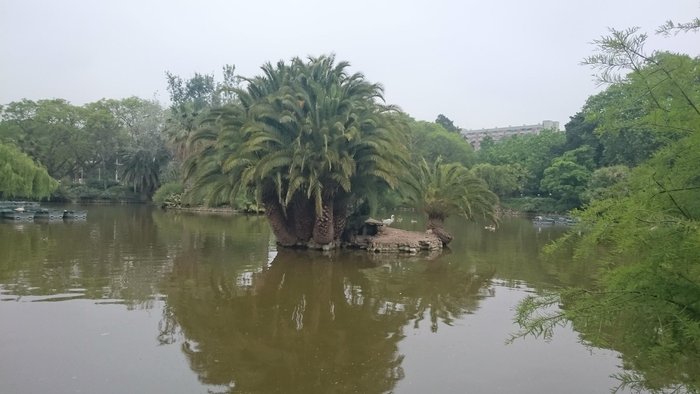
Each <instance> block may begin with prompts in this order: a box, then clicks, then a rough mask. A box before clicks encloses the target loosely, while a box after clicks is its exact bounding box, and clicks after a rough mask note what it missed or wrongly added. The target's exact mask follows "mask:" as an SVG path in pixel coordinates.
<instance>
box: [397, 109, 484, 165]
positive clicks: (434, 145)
mask: <svg viewBox="0 0 700 394" xmlns="http://www.w3.org/2000/svg"><path fill="white" fill-rule="evenodd" d="M399 119H400V121H401V122H404V123H405V124H406V130H407V136H406V137H407V140H406V141H407V142H406V145H407V147H408V149H409V151H410V153H411V158H412V160H413V161H414V162H415V161H420V160H421V158H425V159H426V160H428V161H431V162H432V161H435V160H436V159H437V158H438V157H439V156H441V157H442V160H443V162H445V163H461V164H462V165H464V166H465V167H471V166H472V165H474V163H475V162H476V153H475V152H474V149H473V148H472V146H471V145H469V143H468V142H467V141H466V140H465V139H464V138H462V136H460V135H459V134H458V133H451V132H448V131H447V130H446V129H445V128H444V127H443V126H441V125H440V124H438V123H431V122H425V121H417V120H414V119H413V118H411V117H410V116H408V115H406V114H401V115H400V116H399Z"/></svg>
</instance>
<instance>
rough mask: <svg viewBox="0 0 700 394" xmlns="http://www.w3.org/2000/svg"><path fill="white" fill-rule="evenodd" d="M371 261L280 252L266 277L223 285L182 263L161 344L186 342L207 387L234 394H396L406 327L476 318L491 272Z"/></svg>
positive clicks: (229, 279) (234, 277) (171, 286)
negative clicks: (274, 393) (275, 393)
mask: <svg viewBox="0 0 700 394" xmlns="http://www.w3.org/2000/svg"><path fill="white" fill-rule="evenodd" d="M370 257H371V256H369V255H367V254H366V253H364V252H363V253H348V252H342V253H338V254H335V255H333V256H331V257H329V256H323V255H321V254H319V253H316V252H307V251H291V250H281V251H279V253H278V254H277V255H276V256H275V258H274V260H273V261H272V262H271V263H270V264H269V265H268V266H267V267H265V268H263V269H262V270H260V271H259V272H253V273H247V274H246V273H243V274H242V273H233V272H231V273H229V274H228V275H223V276H222V275H219V273H215V272H214V271H213V270H209V271H208V272H206V271H207V270H206V269H200V270H196V271H193V270H191V269H183V270H178V266H180V265H186V264H188V262H185V261H179V260H178V259H176V262H175V270H174V272H173V275H172V277H171V279H170V282H169V283H168V284H167V285H166V286H165V287H164V288H165V290H164V292H166V293H167V294H166V295H167V301H166V307H165V314H164V319H163V322H162V324H161V331H162V332H161V336H160V338H161V341H163V342H164V343H169V342H173V341H174V338H175V336H177V335H178V333H181V334H183V335H184V344H183V346H182V351H183V352H184V353H185V354H186V355H187V357H188V359H189V362H190V366H191V368H192V369H193V370H194V371H195V372H196V373H197V374H198V375H199V378H200V380H201V381H202V382H203V383H206V384H211V385H225V386H229V387H235V389H232V390H233V391H238V390H240V391H243V392H249V391H265V392H267V391H283V392H362V393H372V392H386V391H389V390H391V389H392V388H393V387H394V385H395V383H396V382H397V381H398V380H400V379H401V378H402V377H403V370H402V368H401V362H402V360H403V355H401V354H399V353H398V342H399V341H400V340H401V339H402V338H403V331H404V327H406V325H407V324H408V323H409V322H412V324H413V325H416V326H417V325H419V324H420V323H421V321H422V320H423V319H424V318H425V316H426V315H428V316H429V317H430V322H431V323H430V324H431V328H432V330H433V331H436V330H437V329H438V323H439V322H440V321H442V322H443V323H445V324H450V323H451V322H452V320H453V319H455V318H457V317H459V316H461V315H463V314H465V313H470V312H472V311H474V310H475V309H476V308H477V307H478V302H479V299H480V298H481V297H483V296H485V295H488V289H487V286H488V284H489V281H490V278H491V276H492V274H493V272H490V273H488V272H487V273H476V272H464V271H460V270H459V269H458V268H456V266H455V265H452V264H449V262H448V261H447V260H446V259H442V258H438V259H436V260H432V261H426V260H424V259H394V260H395V261H392V262H387V263H385V264H384V265H383V266H377V264H376V263H375V262H374V261H372V260H371V259H370ZM189 263H191V262H189ZM201 268H203V267H201ZM241 276H243V277H245V278H246V279H245V280H241Z"/></svg>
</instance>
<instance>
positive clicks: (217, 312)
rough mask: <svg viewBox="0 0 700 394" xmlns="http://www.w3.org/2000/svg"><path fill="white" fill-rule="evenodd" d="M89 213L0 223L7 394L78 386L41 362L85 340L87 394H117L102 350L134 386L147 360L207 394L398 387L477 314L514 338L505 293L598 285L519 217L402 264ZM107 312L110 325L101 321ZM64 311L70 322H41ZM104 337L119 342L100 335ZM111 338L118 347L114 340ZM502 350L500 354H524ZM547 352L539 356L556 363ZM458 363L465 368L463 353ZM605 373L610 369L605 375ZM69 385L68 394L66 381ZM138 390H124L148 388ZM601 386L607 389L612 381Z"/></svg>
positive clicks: (226, 225) (422, 371)
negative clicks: (550, 254) (542, 253)
mask: <svg viewBox="0 0 700 394" xmlns="http://www.w3.org/2000/svg"><path fill="white" fill-rule="evenodd" d="M89 211H90V215H89V218H88V220H87V221H86V222H75V223H26V224H19V225H17V224H14V223H0V300H5V301H7V302H4V303H0V307H2V308H3V310H2V311H3V312H2V313H3V315H2V316H3V320H0V332H3V329H5V330H6V331H4V332H10V333H12V335H13V338H14V339H13V340H12V342H11V343H12V346H10V345H8V343H10V342H2V340H3V339H2V338H0V348H2V349H3V351H5V350H8V349H10V350H12V349H15V352H14V353H7V354H14V355H18V356H16V357H20V355H21V357H22V360H19V361H18V360H16V359H15V358H13V359H12V363H11V364H9V362H8V359H7V358H5V359H0V361H1V362H2V365H3V368H0V392H6V391H8V392H14V391H16V390H7V389H8V387H9V388H14V387H15V386H12V384H13V383H16V382H17V381H18V380H17V378H14V377H13V376H19V375H17V374H19V373H20V372H21V371H22V370H26V369H27V368H30V369H31V368H33V365H34V364H36V363H39V365H40V367H38V369H39V370H41V369H51V370H52V371H54V370H55V371H56V376H58V378H57V379H60V377H61V376H63V377H64V378H65V376H69V377H70V376H73V374H75V372H73V371H72V370H71V364H69V363H49V362H48V361H47V362H46V363H44V364H41V362H42V360H50V359H51V357H47V353H46V351H45V350H44V349H46V347H47V346H53V345H61V344H63V343H65V344H66V346H65V349H64V348H61V350H60V351H56V352H55V353H52V354H56V356H54V357H53V358H56V357H59V356H60V357H63V356H64V355H65V353H70V352H71V350H70V349H72V348H75V347H76V346H85V345H83V342H84V338H86V337H90V338H93V339H92V340H93V341H94V344H91V346H93V345H94V346H98V347H96V349H97V348H99V349H102V350H101V352H97V351H96V352H85V356H84V357H85V358H86V359H82V358H81V356H80V355H76V354H72V353H71V357H72V359H75V360H76V363H77V364H80V365H85V366H88V367H86V368H88V370H89V374H88V373H82V374H81V375H89V376H91V379H92V380H93V381H92V384H93V386H81V387H82V388H83V389H84V391H93V392H94V391H97V392H109V391H110V390H111V391H114V390H112V389H111V388H109V387H101V386H100V384H104V376H105V370H94V369H90V368H89V365H91V364H92V361H93V359H92V358H99V357H100V355H99V354H103V353H105V354H109V355H110V357H109V359H110V360H112V362H111V364H110V365H112V367H111V368H112V369H113V370H114V371H119V372H120V373H126V374H127V377H126V378H125V379H128V380H130V381H133V382H143V381H148V380H149V379H151V378H152V377H151V376H150V375H151V374H152V372H151V371H152V369H153V368H151V367H147V366H146V367H144V368H143V370H140V369H139V370H136V369H133V368H132V369H128V370H127V369H125V368H127V367H128V366H129V365H131V363H132V361H130V360H133V358H134V357H135V354H138V357H141V355H147V356H150V357H151V360H155V361H153V362H152V363H154V364H158V365H160V366H162V368H163V369H164V370H168V369H171V370H173V371H175V370H177V368H178V366H180V368H184V369H186V372H184V373H183V372H182V371H180V372H177V373H178V374H181V375H187V376H188V377H190V378H192V379H193V380H195V382H194V384H195V386H194V387H197V388H198V389H200V391H201V390H207V391H210V392H214V391H222V392H228V391H241V392H270V391H272V392H274V391H281V392H363V393H373V392H389V391H393V390H399V389H400V390H405V386H403V388H402V386H401V385H400V384H398V383H399V381H401V382H410V381H411V380H412V379H413V380H414V381H415V380H416V379H418V380H421V379H422V380H426V381H428V380H430V379H429V376H432V375H435V371H434V369H435V368H436V367H435V366H434V365H428V366H427V367H425V368H418V369H417V370H414V372H412V377H411V376H407V377H404V375H405V374H406V372H405V370H408V368H409V366H408V365H409V364H411V360H414V361H413V362H414V364H412V365H416V364H415V360H416V357H415V356H416V354H415V353H411V350H410V346H408V347H407V346H406V344H407V343H409V342H411V339H412V338H414V339H415V338H416V337H417V336H420V335H429V336H431V338H433V339H440V340H442V341H444V342H447V343H449V345H448V346H447V349H449V348H450V347H452V348H454V346H453V344H454V345H457V344H464V343H465V341H464V339H463V338H460V337H459V336H455V333H456V332H458V331H459V330H453V327H452V326H459V325H461V324H462V325H463V324H465V322H477V321H479V319H482V320H483V323H481V324H482V325H483V326H485V327H487V328H485V330H488V331H493V328H491V327H488V326H489V324H492V320H488V319H485V318H484V315H487V316H491V318H492V317H493V314H498V316H499V317H500V318H501V320H499V323H498V324H499V327H500V328H502V332H500V331H499V332H498V333H497V334H494V339H495V342H496V343H497V346H501V345H502V344H503V341H504V340H505V339H506V338H507V333H508V330H510V326H509V322H510V319H511V318H512V311H511V310H509V309H508V308H509V307H510V306H508V305H506V306H504V307H501V306H499V307H497V308H495V310H494V311H492V312H490V313H491V315H489V314H486V313H484V311H485V309H484V305H485V304H490V305H503V301H500V300H501V299H508V297H511V299H508V302H510V301H513V300H514V298H513V297H519V296H521V291H520V290H517V291H514V292H511V294H504V293H503V290H504V288H508V287H510V288H514V289H516V288H519V287H521V286H525V285H527V286H530V287H533V288H535V289H544V288H556V287H559V286H567V285H569V284H575V285H579V286H580V285H583V286H585V285H586V283H588V281H590V277H591V275H590V274H591V272H590V271H589V270H590V269H591V267H588V266H583V265H576V264H571V263H569V262H567V261H543V260H542V259H540V258H539V256H538V254H539V250H540V248H541V247H542V246H543V245H544V244H545V243H546V242H547V241H549V240H551V239H553V238H556V237H557V236H558V233H557V231H559V230H556V229H547V230H543V231H541V232H538V231H537V229H536V228H533V227H532V224H531V223H530V222H529V221H526V220H517V219H516V220H506V221H504V222H503V223H502V225H501V227H500V228H499V229H498V230H497V231H496V232H489V231H485V230H483V227H482V226H480V225H477V224H468V223H464V222H461V221H448V223H447V226H448V230H449V231H450V232H451V233H452V234H454V235H455V240H454V241H453V244H452V245H451V251H448V252H445V253H442V254H439V255H433V256H414V257H401V258H399V257H396V256H386V255H372V254H367V253H365V252H357V253H349V252H346V251H344V252H341V253H333V254H330V255H321V254H318V253H314V252H302V251H290V250H279V251H277V250H276V249H275V248H274V242H273V240H272V239H271V235H270V231H269V229H268V226H267V223H266V222H265V219H264V218H262V217H255V216H251V217H248V216H230V217H221V216H202V215H188V214H177V213H170V212H162V211H159V210H153V209H150V208H147V207H139V206H124V207H119V206H117V207H113V206H105V207H89ZM401 226H404V227H408V228H410V226H415V224H414V223H411V222H410V220H408V219H406V220H404V221H403V223H398V224H397V227H401ZM499 292H500V293H499ZM504 295H505V296H506V297H505V298H504V297H501V298H499V296H504ZM88 300H89V301H91V302H88ZM9 301H15V302H9ZM16 301H19V302H16ZM26 301H64V302H51V303H49V302H31V303H28V302H26ZM105 304H109V305H105ZM29 305H32V306H34V308H32V307H30V306H29ZM39 310H40V311H41V312H35V311H39ZM48 311H50V312H51V315H47V314H46V313H47V312H48ZM107 311H108V315H109V316H104V314H105V313H107ZM140 312H144V313H145V314H147V315H148V316H149V317H148V318H146V317H140V318H139V319H140V320H139V321H140V325H139V327H142V328H141V329H138V330H130V329H129V327H130V326H127V325H121V326H117V325H118V324H119V322H126V321H130V320H132V319H134V316H137V315H138V316H144V313H141V314H139V313H140ZM62 314H66V315H67V316H75V317H76V319H77V320H75V321H64V320H61V319H53V320H52V319H51V318H50V317H48V316H61V315H62ZM91 316H104V317H103V318H104V319H109V321H110V322H114V325H113V326H110V327H107V328H103V327H99V328H94V327H93V326H95V325H96V323H93V320H92V319H91V318H90V317H91ZM22 319H29V320H26V321H32V322H35V323H36V324H32V327H33V328H36V329H33V330H29V329H24V331H26V332H27V334H26V335H24V331H23V328H22V321H23V320H22ZM80 319H84V320H80ZM149 319H150V320H149ZM151 323H152V324H151ZM34 326H36V327H34ZM473 326H474V327H476V326H478V324H474V325H473ZM43 327H51V330H49V331H50V332H51V333H60V335H59V336H58V337H57V338H61V339H56V340H55V341H53V342H50V341H43V340H42V339H41V338H39V336H40V335H43V336H46V332H45V331H43V330H40V329H39V328H43ZM144 327H145V328H144ZM93 328H94V329H93ZM456 328H457V329H462V328H463V327H456ZM451 330H452V331H451ZM105 332H109V333H112V334H111V335H109V336H104V337H103V336H102V334H104V333H105ZM459 332H460V333H464V331H459ZM37 333H38V334H37ZM117 333H120V335H123V337H120V336H119V335H117ZM418 333H420V334H418ZM450 335H452V336H450ZM460 335H462V334H460ZM51 338H53V337H51ZM483 338H484V336H483V334H482V333H478V334H475V336H474V340H476V341H477V342H478V341H481V342H482V343H485V342H484V341H483ZM110 339H111V340H113V341H114V342H112V345H111V346H112V347H110V346H105V345H104V343H105V341H107V340H110ZM119 341H123V342H119ZM126 342H129V343H139V346H134V347H133V352H131V353H126V352H122V351H121V350H122V349H125V347H124V343H126ZM436 342H437V341H436ZM46 343H48V345H46ZM91 343H92V342H91ZM151 343H152V344H153V347H152V348H149V345H148V344H151ZM144 344H146V345H144ZM34 345H36V346H34ZM69 345H70V346H69ZM157 345H161V346H157ZM474 346H476V344H475V345H474ZM576 346H578V344H576V341H575V338H574V339H572V340H571V344H567V345H566V346H563V347H562V349H563V350H562V355H563V356H562V357H563V359H565V360H566V359H568V358H570V357H571V356H570V353H571V352H574V351H575V350H574V349H580V346H579V347H576ZM475 348H476V347H474V348H473V349H475ZM163 349H174V352H175V353H176V354H175V355H172V354H170V355H168V356H167V357H169V358H167V359H166V358H162V359H158V358H157V357H165V356H163V354H165V353H167V351H165V350H163ZM473 349H470V350H469V352H472V351H473ZM498 349H499V352H502V354H505V355H506V356H504V357H508V356H507V355H508V354H509V353H508V352H518V351H519V350H511V349H513V348H508V349H506V350H503V349H501V348H500V347H499V348H498ZM538 349H540V348H538ZM137 352H138V353H137ZM538 352H540V353H536V357H546V356H545V355H546V354H548V353H546V351H545V350H538ZM465 353H466V352H465ZM477 353H478V352H477ZM486 353H494V349H493V348H488V347H484V348H483V349H482V352H481V353H478V354H476V355H475V357H473V358H469V360H478V359H479V358H480V357H481V358H483V357H484V355H485V354H486ZM499 354H501V353H499ZM522 354H527V355H528V356H527V357H530V354H531V353H522ZM532 354H535V353H532ZM155 355H158V356H157V357H156V356H155ZM426 355H427V354H426V352H424V351H421V352H420V355H419V356H418V357H419V358H426V359H428V358H429V357H425V356H426ZM412 356H413V358H411V357H412ZM429 356H430V357H438V358H439V357H440V356H441V354H431V355H429ZM451 357H453V360H456V361H459V362H460V363H467V362H469V360H468V359H467V357H466V356H464V357H463V356H461V353H459V354H458V353H451ZM527 357H526V358H527ZM146 359H147V358H146ZM510 359H512V360H518V358H517V357H510ZM185 360H186V361H185ZM77 364H75V363H74V364H72V365H77ZM118 365H123V366H124V367H118ZM601 368H606V369H605V371H609V370H614V366H612V367H611V366H608V365H604V366H603V367H601ZM611 368H612V369H611ZM112 369H110V370H112ZM190 370H191V371H193V372H194V373H190V372H189V371H190ZM444 370H447V369H444ZM173 373H175V372H173ZM572 374H573V373H572ZM163 376H167V373H166V374H165V375H163ZM496 376H499V375H496ZM603 376H606V375H605V374H604V375H603ZM195 377H196V379H198V380H199V383H197V382H196V379H195ZM183 379H184V378H183ZM183 379H180V380H178V379H175V378H172V382H173V383H172V384H171V383H168V382H170V381H171V379H169V378H168V379H165V380H166V382H165V383H162V384H163V385H164V386H162V387H161V389H159V390H156V391H162V392H192V391H193V390H192V389H191V387H192V386H187V387H189V388H188V389H185V388H183V387H185V386H182V387H181V386H179V384H184V383H174V382H176V381H177V382H181V380H183ZM451 379H452V380H451V381H453V382H454V381H455V380H454V379H453V378H451ZM151 380H153V381H158V382H162V381H163V379H162V377H153V379H151ZM3 381H4V382H3ZM8 382H9V383H8ZM39 383H40V382H36V381H34V380H32V379H29V378H28V379H25V380H22V381H21V384H22V385H24V386H23V387H26V388H27V389H26V390H24V392H44V391H53V392H73V391H74V390H73V389H66V390H58V389H56V390H51V389H50V388H51V386H41V385H39ZM63 383H65V382H63ZM68 383H70V382H68ZM68 383H66V384H65V385H64V386H61V387H70V385H69V384H68ZM599 383H600V382H599ZM8 384H10V386H8ZM134 384H136V386H133V387H132V388H133V389H134V390H130V391H136V392H137V391H142V390H139V389H138V385H137V383H134ZM566 384H568V385H571V383H567V382H565V385H564V386H563V387H568V386H566ZM600 384H602V385H603V386H604V387H610V386H609V385H607V381H606V380H605V379H603V380H602V383H600ZM47 387H48V389H47ZM56 387H58V386H56ZM85 387H92V388H93V390H85ZM110 387H111V386H110ZM435 387H436V388H438V389H439V388H440V385H439V384H437V385H436V386H435ZM504 387H505V389H504V391H513V390H517V388H518V387H520V386H519V385H518V384H517V382H516V383H514V385H512V386H507V387H506V386H504ZM115 390H116V389H115ZM195 391H196V390H195Z"/></svg>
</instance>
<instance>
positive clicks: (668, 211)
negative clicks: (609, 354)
mask: <svg viewBox="0 0 700 394" xmlns="http://www.w3.org/2000/svg"><path fill="white" fill-rule="evenodd" d="M671 27H672V26H671ZM646 38H647V36H646V35H644V34H638V32H637V29H627V30H624V31H617V30H611V33H610V35H608V36H605V37H603V38H602V39H600V40H597V41H596V44H597V46H598V54H596V55H594V56H591V57H589V58H588V59H587V63H589V64H592V65H594V66H595V67H597V68H598V69H599V70H600V72H601V73H600V79H601V80H602V81H604V82H609V83H612V85H611V87H610V88H608V90H607V92H608V93H614V94H615V95H617V99H616V100H612V101H610V102H609V104H607V105H603V106H600V107H599V110H598V111H595V112H594V113H593V114H595V116H596V117H595V120H596V121H597V122H600V123H599V127H598V130H597V132H598V133H601V135H605V134H607V133H616V132H619V131H620V130H639V129H645V130H648V131H651V132H654V136H655V138H657V139H658V140H659V141H660V142H661V145H662V146H663V148H661V149H660V150H658V151H656V152H654V153H653V154H652V155H651V158H650V159H648V160H646V161H644V162H643V163H642V164H641V165H639V166H638V167H636V168H634V169H632V170H631V172H630V174H629V176H628V177H623V176H621V175H620V177H622V178H626V179H627V180H623V181H622V182H621V183H620V184H618V186H621V187H622V190H621V191H622V192H620V193H617V192H615V193H611V194H606V193H603V195H602V196H601V198H600V199H593V200H592V202H591V203H590V205H589V206H588V207H587V208H586V209H585V210H583V211H582V212H581V213H580V216H581V224H580V226H579V227H578V228H576V229H575V231H573V232H570V233H568V234H567V235H566V236H565V237H563V238H562V239H560V240H559V241H558V242H557V243H555V244H554V245H552V246H550V247H549V248H548V251H549V252H550V253H559V252H566V251H568V250H570V249H571V248H573V251H574V259H590V260H591V262H592V263H594V264H597V266H599V267H600V268H601V270H600V274H599V278H598V286H597V287H596V288H594V289H585V290H584V289H570V290H566V291H562V292H559V293H557V294H551V295H549V296H545V297H530V298H528V299H526V300H525V301H524V302H523V303H521V304H520V306H519V310H518V316H517V321H518V322H519V323H520V324H521V326H522V327H523V330H524V331H523V333H534V334H544V335H551V332H552V328H553V327H554V326H555V325H556V324H558V323H562V322H564V321H567V320H569V321H572V322H573V325H574V327H575V328H576V329H578V330H580V331H581V332H582V337H583V338H584V340H586V341H589V342H591V343H593V344H594V345H596V346H607V347H610V348H613V349H616V350H619V351H620V352H621V353H622V358H623V362H624V363H625V365H626V366H627V367H628V368H631V369H635V370H636V371H637V372H635V373H629V374H623V375H622V376H620V380H621V384H622V385H623V386H631V387H632V388H633V389H636V390H639V391H642V390H644V391H647V390H649V391H658V392H665V391H671V390H673V391H675V392H683V391H687V392H697V391H698V390H700V381H699V380H698V376H700V374H699V373H698V369H697V365H700V362H699V361H698V360H700V347H699V345H698V344H700V264H699V263H700V260H698V256H700V242H698V239H700V226H699V225H698V220H700V178H699V177H698V163H700V111H699V110H698V105H699V103H700V89H698V86H699V84H698V80H697V64H698V59H697V58H695V59H691V58H690V57H688V56H684V55H671V54H668V53H652V54H647V53H645V52H644V43H645V41H646ZM620 70H622V71H623V72H628V74H626V75H620V74H619V72H620ZM622 91H624V92H625V94H619V93H620V92H622ZM621 103H624V104H626V105H628V106H627V107H622V108H629V109H630V111H631V113H632V114H633V116H630V114H629V113H625V112H624V111H622V113H621V112H620V108H621V107H620V104H621ZM589 109H590V108H589ZM591 116H592V115H591ZM606 172H608V174H607V175H606V174H604V173H599V174H598V176H600V178H601V180H602V179H604V178H605V177H613V178H614V177H617V175H615V172H617V171H606ZM620 173H623V171H620ZM604 175H605V176H604ZM555 304H558V305H561V306H562V308H563V311H556V312H551V311H552V310H551V309H550V310H549V311H544V310H543V308H546V307H548V306H552V305H555ZM606 333H610V334H606ZM659 371H660V372H659Z"/></svg>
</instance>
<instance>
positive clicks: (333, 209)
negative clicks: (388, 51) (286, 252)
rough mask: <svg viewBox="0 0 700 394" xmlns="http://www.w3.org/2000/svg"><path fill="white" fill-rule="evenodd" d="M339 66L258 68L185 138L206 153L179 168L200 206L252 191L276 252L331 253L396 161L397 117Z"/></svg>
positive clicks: (400, 157)
mask: <svg viewBox="0 0 700 394" xmlns="http://www.w3.org/2000/svg"><path fill="white" fill-rule="evenodd" d="M348 67H349V64H348V63H347V62H339V63H337V64H336V62H335V58H334V56H321V57H317V58H313V57H312V58H309V59H308V61H303V60H302V59H299V58H294V59H292V61H291V62H290V63H285V62H282V61H280V62H278V63H277V64H276V65H274V66H273V65H272V64H269V63H267V64H265V65H263V67H262V70H263V75H262V76H258V77H255V78H251V79H247V80H246V81H247V82H248V86H247V88H246V89H245V90H238V91H237V96H238V98H239V100H240V102H234V103H231V104H229V105H228V106H225V107H223V108H222V109H220V110H217V111H214V112H213V113H212V117H211V121H210V127H209V128H206V129H202V130H200V131H199V132H197V133H195V135H194V136H193V138H192V139H191V141H192V142H196V141H203V143H204V144H205V146H206V147H205V148H203V150H202V152H201V153H199V154H197V155H196V156H193V157H190V159H189V162H188V166H187V175H188V178H189V179H191V180H192V181H193V186H192V191H193V192H194V193H198V192H204V193H206V194H207V195H208V198H209V201H217V200H218V201H221V200H224V201H226V200H229V201H232V200H233V199H235V197H236V196H237V195H238V194H239V192H240V191H245V190H251V191H254V192H255V194H256V196H257V198H258V200H259V201H260V202H261V203H262V204H263V205H264V207H265V212H266V215H267V217H268V220H269V222H270V225H271V227H272V230H273V232H274V233H275V236H276V237H277V241H278V243H280V244H281V245H285V246H291V245H297V244H301V245H307V246H313V247H330V246H332V245H333V244H335V243H336V241H337V240H339V238H340V236H341V235H342V232H343V229H344V228H345V225H346V221H347V217H348V215H349V209H350V208H351V207H352V206H354V205H355V203H356V202H357V201H358V200H360V199H363V198H366V196H367V195H372V194H376V193H377V191H378V190H379V189H380V188H381V187H386V186H387V185H388V186H392V187H393V186H395V185H396V184H397V181H398V178H397V174H400V172H401V169H402V163H404V162H405V152H404V148H403V145H402V144H401V143H400V140H399V134H398V132H397V125H398V123H396V122H393V119H394V118H392V117H390V116H388V115H389V114H390V113H393V112H395V111H396V109H395V108H394V107H391V106H384V105H381V104H379V103H378V100H381V99H382V87H381V86H380V85H378V84H372V83H369V82H367V81H366V80H365V78H364V76H363V75H362V74H359V73H355V74H350V73H348V72H347V68H348Z"/></svg>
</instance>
